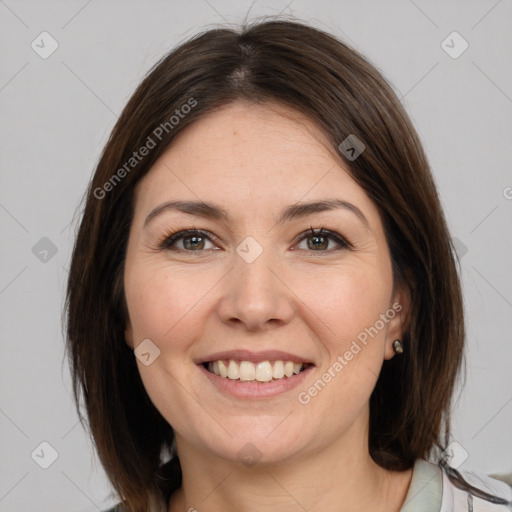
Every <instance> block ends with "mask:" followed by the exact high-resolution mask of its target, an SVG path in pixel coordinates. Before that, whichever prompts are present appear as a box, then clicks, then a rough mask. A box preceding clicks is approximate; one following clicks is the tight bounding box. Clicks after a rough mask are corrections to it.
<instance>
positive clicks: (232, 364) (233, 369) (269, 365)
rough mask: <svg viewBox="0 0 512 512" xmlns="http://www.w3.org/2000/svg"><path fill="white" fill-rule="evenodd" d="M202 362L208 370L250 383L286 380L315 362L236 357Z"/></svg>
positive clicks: (222, 376) (227, 377)
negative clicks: (255, 359) (256, 360)
mask: <svg viewBox="0 0 512 512" xmlns="http://www.w3.org/2000/svg"><path fill="white" fill-rule="evenodd" d="M200 364H202V366H203V367H204V368H205V369H206V370H207V371H208V372H210V373H212V374H214V375H217V376H218V377H220V378H222V379H227V380H230V381H238V382H248V383H250V382H259V383H270V382H276V381H282V380H286V379H289V378H292V377H294V376H295V375H298V374H300V373H302V372H304V371H306V370H307V368H309V367H311V366H314V365H313V363H307V362H295V361H290V360H275V361H271V360H265V361H259V362H253V361H246V360H235V359H216V360H212V361H204V362H202V363H200Z"/></svg>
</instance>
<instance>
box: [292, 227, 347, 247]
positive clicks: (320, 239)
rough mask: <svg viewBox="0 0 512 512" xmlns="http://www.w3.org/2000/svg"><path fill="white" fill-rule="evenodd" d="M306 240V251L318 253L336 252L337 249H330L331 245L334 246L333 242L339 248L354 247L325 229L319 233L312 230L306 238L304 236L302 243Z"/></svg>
mask: <svg viewBox="0 0 512 512" xmlns="http://www.w3.org/2000/svg"><path fill="white" fill-rule="evenodd" d="M304 240H306V241H307V249H306V250H311V251H316V252H331V251H332V250H336V249H335V248H334V249H332V248H329V247H330V245H332V244H330V242H331V241H334V242H335V244H336V245H338V247H339V248H350V247H352V245H351V244H350V243H349V242H348V241H347V240H345V239H344V238H343V237H342V236H341V235H339V234H338V233H334V232H332V231H328V230H324V229H323V228H322V229H320V230H319V231H317V232H315V231H314V230H313V228H311V231H308V232H307V233H306V234H305V235H304V236H302V238H301V239H300V242H301V243H302V242H303V241H304ZM328 248H329V249H328Z"/></svg>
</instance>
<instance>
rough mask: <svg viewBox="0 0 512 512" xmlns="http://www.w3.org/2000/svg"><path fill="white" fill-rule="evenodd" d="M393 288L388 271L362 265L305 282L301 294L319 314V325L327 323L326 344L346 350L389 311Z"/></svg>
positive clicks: (307, 303) (306, 302) (325, 330)
mask: <svg viewBox="0 0 512 512" xmlns="http://www.w3.org/2000/svg"><path fill="white" fill-rule="evenodd" d="M391 290H392V281H391V279H390V276H389V275H388V274H386V273H384V272H382V271H381V270H380V269H379V268H377V267H375V266H362V265H361V266H353V267H351V268H344V269H343V270H340V271H332V269H331V271H330V272H329V274H328V275H326V276H325V277H324V278H319V279H318V278H315V279H314V280H311V281H308V283H307V284H303V285H302V286H301V291H300V292H299V293H298V294H299V296H300V297H303V298H304V302H305V304H306V305H307V306H308V307H310V309H311V310H312V311H314V312H315V313H316V318H317V326H318V325H323V326H324V328H323V329H322V332H323V333H325V337H324V339H323V340H322V341H323V342H324V344H325V345H327V346H328V347H329V348H330V349H339V350H344V349H345V346H346V345H350V343H351V341H352V340H355V339H357V336H358V335H359V334H360V333H364V332H366V331H365V329H368V328H370V327H371V326H373V325H374V324H375V323H376V321H378V320H379V318H380V315H381V314H383V313H385V312H386V311H387V308H388V307H389V300H390V296H391ZM318 319H320V320H321V322H320V323H319V322H318ZM315 330H316V331H318V329H315ZM379 334H380V333H379ZM330 351H331V350H330Z"/></svg>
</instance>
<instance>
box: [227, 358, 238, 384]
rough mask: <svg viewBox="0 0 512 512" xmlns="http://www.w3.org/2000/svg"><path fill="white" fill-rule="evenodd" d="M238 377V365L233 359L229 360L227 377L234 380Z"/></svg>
mask: <svg viewBox="0 0 512 512" xmlns="http://www.w3.org/2000/svg"><path fill="white" fill-rule="evenodd" d="M239 377H240V370H239V366H238V365H237V364H236V363H235V361H229V366H228V379H232V380H236V379H238V378H239Z"/></svg>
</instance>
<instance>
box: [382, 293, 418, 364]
mask: <svg viewBox="0 0 512 512" xmlns="http://www.w3.org/2000/svg"><path fill="white" fill-rule="evenodd" d="M410 311H411V292H410V289H409V287H408V286H407V284H405V283H403V284H400V285H397V287H396V290H395V293H394V295H393V299H392V301H391V303H390V306H389V310H388V312H389V314H388V317H389V318H391V315H393V314H394V316H393V317H392V318H391V319H390V321H389V324H388V330H387V333H386V348H385V352H384V359H392V358H393V357H394V356H395V355H396V353H395V349H394V348H393V342H394V341H395V340H400V341H402V340H403V337H404V333H405V332H406V331H407V327H408V323H409V317H410Z"/></svg>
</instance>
